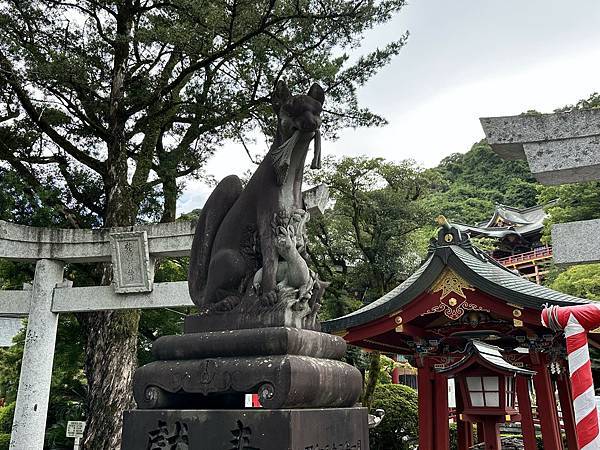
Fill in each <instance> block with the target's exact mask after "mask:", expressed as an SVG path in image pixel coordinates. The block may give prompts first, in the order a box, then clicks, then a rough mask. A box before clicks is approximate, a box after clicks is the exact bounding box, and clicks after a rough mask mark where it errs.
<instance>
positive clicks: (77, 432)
mask: <svg viewBox="0 0 600 450" xmlns="http://www.w3.org/2000/svg"><path fill="white" fill-rule="evenodd" d="M83 430H85V422H80V421H76V420H69V421H68V422H67V437H68V438H82V437H83Z"/></svg>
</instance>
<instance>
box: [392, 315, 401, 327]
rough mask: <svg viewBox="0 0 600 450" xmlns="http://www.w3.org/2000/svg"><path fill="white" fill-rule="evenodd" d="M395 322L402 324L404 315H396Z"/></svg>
mask: <svg viewBox="0 0 600 450" xmlns="http://www.w3.org/2000/svg"><path fill="white" fill-rule="evenodd" d="M394 322H396V323H397V324H398V325H400V324H401V323H402V316H396V318H395V319H394Z"/></svg>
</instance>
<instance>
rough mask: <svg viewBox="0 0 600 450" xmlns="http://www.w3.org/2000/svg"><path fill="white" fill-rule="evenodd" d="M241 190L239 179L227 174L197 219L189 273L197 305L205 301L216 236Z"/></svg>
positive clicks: (191, 288)
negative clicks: (205, 290) (209, 266)
mask: <svg viewBox="0 0 600 450" xmlns="http://www.w3.org/2000/svg"><path fill="white" fill-rule="evenodd" d="M242 189H243V187H242V182H241V181H240V179H239V178H238V177H237V176H235V175H230V176H228V177H226V178H224V179H223V180H221V182H220V183H219V184H218V185H217V187H216V188H215V190H214V191H213V192H212V194H210V197H208V200H206V203H205V204H204V208H202V212H201V213H200V217H199V218H198V224H197V225H196V233H195V234H194V241H193V242H192V252H191V255H190V268H189V272H188V288H189V291H190V297H191V298H192V301H193V302H194V303H195V304H196V305H197V306H201V305H202V304H203V303H204V288H205V287H206V281H207V278H208V265H209V264H210V257H211V251H212V246H213V242H214V240H215V236H216V235H217V231H218V229H219V226H220V225H221V222H222V221H223V219H224V218H225V216H226V215H227V212H229V210H230V209H231V207H232V206H233V204H234V203H235V201H236V200H237V198H238V197H239V196H240V194H241V193H242Z"/></svg>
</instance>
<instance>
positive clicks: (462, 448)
mask: <svg viewBox="0 0 600 450" xmlns="http://www.w3.org/2000/svg"><path fill="white" fill-rule="evenodd" d="M455 386H456V392H455V394H456V434H457V440H458V450H469V449H470V448H471V447H472V446H473V424H472V423H471V422H467V421H465V420H464V419H463V415H462V412H463V410H464V405H463V401H462V394H461V392H460V387H459V386H458V383H456V384H455Z"/></svg>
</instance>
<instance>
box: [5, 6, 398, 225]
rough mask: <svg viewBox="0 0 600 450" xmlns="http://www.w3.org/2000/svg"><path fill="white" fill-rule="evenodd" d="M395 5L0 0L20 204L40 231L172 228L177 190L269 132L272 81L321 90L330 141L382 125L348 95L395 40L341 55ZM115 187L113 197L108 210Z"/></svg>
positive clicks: (381, 62) (9, 141) (9, 152)
mask: <svg viewBox="0 0 600 450" xmlns="http://www.w3.org/2000/svg"><path fill="white" fill-rule="evenodd" d="M403 6H404V0H384V1H379V2H373V1H369V2H364V1H362V0H348V1H343V2H340V1H339V0H318V1H317V0H306V1H301V2H300V1H295V0H282V1H277V2H271V1H268V0H259V1H257V2H233V3H232V2H230V1H228V0H215V1H211V2H191V1H189V0H172V1H169V2H154V3H151V4H144V3H140V2H131V3H124V2H121V1H108V2H105V1H96V0H90V1H87V2H85V3H84V4H80V2H74V3H68V2H55V1H51V0H35V1H28V2H25V3H23V4H21V3H19V4H16V3H14V2H11V1H4V0H3V1H0V67H1V69H2V70H0V99H1V101H0V142H3V144H4V145H3V146H1V147H0V160H2V161H3V162H5V163H6V164H7V165H8V166H9V167H11V169H12V170H13V171H14V172H13V173H14V175H15V176H17V177H18V178H19V179H20V180H21V181H22V182H23V184H24V185H26V186H27V185H28V187H29V191H30V194H31V195H30V197H31V199H30V200H31V201H30V203H32V204H33V203H34V202H33V200H34V199H35V200H40V201H41V204H43V205H44V207H43V208H40V209H39V210H38V212H36V214H38V215H43V216H45V217H44V219H43V220H42V221H43V222H46V221H47V219H50V220H51V221H60V220H70V221H72V222H73V224H75V223H77V224H79V226H81V227H82V228H83V227H86V226H85V224H84V223H82V222H80V221H79V217H78V214H73V213H78V212H81V209H83V208H85V209H87V212H88V213H91V214H92V215H94V216H95V217H97V218H98V220H100V221H103V220H106V219H107V217H105V215H108V214H112V213H114V212H115V211H114V209H117V210H120V212H119V214H121V213H123V214H124V215H123V216H122V217H119V220H118V221H121V220H123V218H126V219H127V220H126V221H131V220H135V219H136V218H143V219H146V220H148V219H149V220H158V219H164V220H168V221H171V220H174V219H175V200H176V197H177V195H179V193H180V191H181V183H179V184H178V180H180V179H182V178H184V177H189V176H194V177H204V176H205V174H204V173H203V167H204V165H205V164H206V161H207V160H208V159H209V158H210V156H211V155H212V154H213V153H214V152H215V151H217V150H218V149H219V148H220V147H221V145H222V142H223V141H225V140H227V139H229V140H234V141H236V142H238V143H240V144H243V143H245V142H246V140H248V139H252V133H253V131H254V130H255V129H257V128H260V129H262V130H263V131H264V132H266V133H267V134H272V133H273V131H274V124H273V120H272V112H271V108H270V96H271V91H272V89H273V86H274V85H275V83H276V81H277V80H279V79H287V80H288V81H289V83H290V85H292V86H293V87H295V88H296V89H295V90H297V91H298V92H306V91H307V90H308V87H309V86H310V84H311V83H312V82H314V81H319V82H320V83H321V84H323V85H324V87H325V88H326V89H327V102H328V104H329V105H330V106H329V107H328V108H327V112H325V113H324V114H325V116H326V120H325V121H324V132H325V133H327V134H329V135H330V136H334V135H335V133H336V130H338V129H339V128H340V127H346V126H353V127H355V126H373V125H382V124H384V123H385V119H383V118H382V117H380V116H378V115H377V114H375V113H373V112H371V111H369V110H368V109H367V108H364V107H360V105H359V102H358V99H357V88H358V87H360V86H362V85H364V84H365V83H366V82H367V81H368V80H369V79H370V78H371V77H372V76H373V75H375V74H376V73H377V72H378V71H379V69H381V68H382V67H384V66H385V65H386V64H388V63H389V62H390V60H391V59H392V58H393V57H394V56H395V55H397V54H398V52H399V51H400V49H401V48H402V47H403V45H404V43H405V41H406V39H407V34H401V35H399V36H398V37H397V39H396V40H395V41H392V42H388V43H383V45H382V46H381V47H380V48H378V49H376V50H375V51H373V52H371V53H367V54H363V55H361V56H359V57H358V58H352V59H351V58H350V56H349V55H348V54H347V53H346V51H349V50H351V49H352V50H353V52H356V48H357V47H359V44H360V42H361V39H362V36H363V34H364V33H365V32H366V31H368V30H370V29H372V28H374V27H376V26H377V25H379V24H382V23H385V22H387V21H389V20H390V19H391V18H392V17H393V16H394V15H395V14H396V13H397V12H398V11H400V9H401V8H402V7H403ZM74 18H76V19H77V20H74ZM23 30H26V31H25V32H23ZM33 30H35V31H33ZM58 36H60V39H59V38H57V37H58ZM190 36H193V39H190ZM107 153H108V158H106V156H107ZM105 163H106V164H105ZM128 175H129V176H128ZM115 184H118V185H119V188H120V192H119V193H118V195H117V197H118V198H117V199H116V200H117V202H116V203H115V204H112V203H110V204H109V202H110V201H111V200H112V197H111V189H112V187H113V186H114V185H115ZM46 197H51V198H46ZM7 199H8V201H10V198H9V197H8V196H7ZM0 205H2V198H0ZM57 206H60V208H56V207H57ZM46 207H48V208H49V209H45V208H46ZM0 210H2V208H0ZM112 225H130V223H117V224H112V223H109V224H108V226H112Z"/></svg>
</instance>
